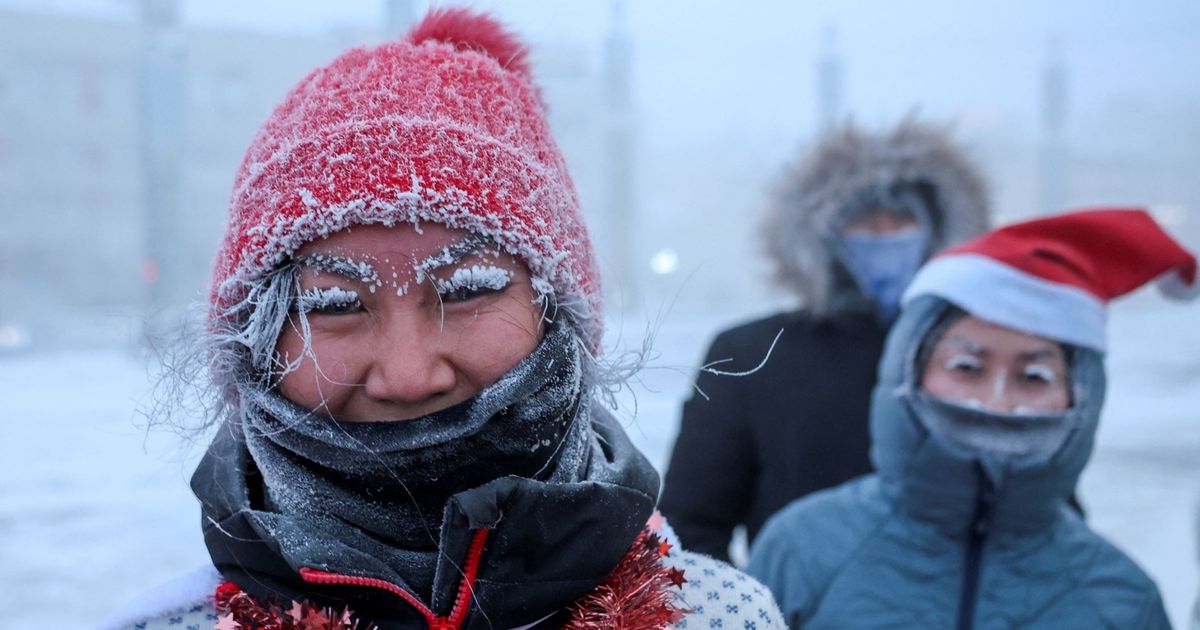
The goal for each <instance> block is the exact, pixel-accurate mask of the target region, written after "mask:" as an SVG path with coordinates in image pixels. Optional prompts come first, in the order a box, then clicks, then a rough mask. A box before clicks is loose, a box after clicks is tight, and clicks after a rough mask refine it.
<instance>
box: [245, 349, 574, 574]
mask: <svg viewBox="0 0 1200 630" xmlns="http://www.w3.org/2000/svg"><path fill="white" fill-rule="evenodd" d="M243 389H244V391H242V397H243V400H244V401H245V403H246V404H245V415H244V423H243V432H244V439H245V443H246V446H247V448H248V449H249V451H250V453H251V455H252V457H253V459H254V462H255V464H256V465H257V467H258V469H259V471H260V472H261V475H262V477H261V478H262V482H263V486H264V492H263V499H262V501H263V503H265V505H263V506H260V508H259V509H262V510H264V511H267V512H274V513H277V514H280V515H281V516H283V517H285V518H284V519H281V520H280V522H282V523H287V522H290V523H291V524H292V526H289V527H288V529H289V530H291V531H290V532H289V531H278V532H276V534H277V537H278V539H280V540H281V541H286V539H287V538H288V536H289V533H290V534H297V533H298V532H302V531H304V530H310V531H315V532H320V533H321V534H322V535H324V536H331V537H334V538H337V539H339V540H342V541H343V542H345V543H347V544H349V545H350V546H351V547H354V548H356V549H358V550H359V551H362V552H365V553H367V554H369V555H370V556H373V557H375V558H378V559H380V560H382V561H384V562H385V563H386V564H387V565H389V566H390V567H391V568H392V569H393V570H394V571H395V572H396V573H397V574H399V575H401V576H403V577H404V578H405V580H406V581H407V582H408V583H409V586H410V587H412V588H414V589H415V590H417V591H418V592H428V590H429V589H430V588H431V585H432V582H433V578H434V572H435V568H436V564H437V553H438V551H437V545H438V536H439V531H440V529H441V524H442V516H443V508H444V506H445V504H446V502H447V500H448V499H449V498H450V497H451V496H452V495H454V494H456V493H459V492H462V491H464V490H468V489H471V488H475V487H478V486H481V485H483V484H485V483H487V482H489V481H492V480H494V479H498V478H500V477H504V476H509V475H513V476H518V477H524V478H529V479H536V480H540V481H549V482H558V483H567V482H572V481H577V480H579V479H580V477H581V476H582V475H583V472H584V471H585V470H586V469H587V465H588V458H589V455H590V453H591V450H590V448H589V444H588V442H587V435H588V426H587V425H588V422H587V421H586V420H587V418H588V415H589V414H588V409H587V408H586V407H587V406H588V404H589V401H588V397H587V396H584V395H582V391H583V369H582V362H581V357H580V351H579V349H578V347H577V346H576V341H575V339H574V337H573V336H572V335H571V333H570V332H569V330H568V329H567V328H566V327H563V326H552V327H551V328H549V329H548V330H547V332H546V335H545V338H544V339H543V340H542V342H541V343H540V344H539V345H538V347H537V348H536V349H535V350H534V351H533V353H532V354H530V356H529V357H527V358H526V359H524V360H523V361H522V362H521V363H519V364H518V365H517V366H516V367H514V368H513V369H512V370H510V371H509V372H508V373H507V374H505V375H504V376H503V377H501V379H500V380H499V381H497V382H496V383H494V384H492V385H490V386H489V387H487V388H485V389H484V390H483V391H482V392H480V393H479V394H478V395H476V396H475V397H474V398H471V399H470V400H467V401H465V402H463V403H460V404H458V405H456V406H454V407H450V408H448V409H444V410H442V411H438V412H435V413H432V414H429V415H427V416H423V417H421V418H416V419H412V420H404V421H395V422H369V423H352V422H338V421H336V420H332V419H330V418H328V417H326V416H322V415H319V414H315V413H312V412H309V411H307V410H305V409H303V408H300V407H298V406H297V405H295V404H293V403H292V402H290V401H288V400H287V399H285V398H283V397H282V396H280V395H279V394H278V393H276V392H274V391H267V390H263V389H261V388H258V387H255V386H253V385H246V386H245V387H244V388H243ZM295 525H301V527H299V528H295V527H294V526H295ZM285 544H286V543H285Z"/></svg>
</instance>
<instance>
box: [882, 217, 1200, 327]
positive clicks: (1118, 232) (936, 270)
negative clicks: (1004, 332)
mask: <svg viewBox="0 0 1200 630" xmlns="http://www.w3.org/2000/svg"><path fill="white" fill-rule="evenodd" d="M1151 281H1156V283H1157V284H1158V286H1159V288H1160V289H1161V290H1162V291H1163V292H1164V293H1165V294H1166V295H1168V296H1170V297H1173V298H1177V299H1190V298H1195V297H1198V296H1200V278H1198V277H1197V267H1196V257H1195V256H1194V255H1193V254H1191V253H1190V252H1188V251H1187V250H1185V249H1184V248H1183V247H1182V246H1181V245H1180V244H1179V243H1177V242H1176V241H1175V240H1174V239H1172V238H1171V237H1170V235H1168V234H1167V233H1166V232H1165V231H1164V230H1163V229H1162V227H1161V226H1159V225H1158V223H1156V222H1155V221H1154V219H1153V218H1151V217H1150V215H1149V214H1148V213H1146V212H1145V211H1144V210H1140V209H1104V210H1086V211H1080V212H1072V213H1068V214H1062V215H1058V216H1053V217H1047V218H1043V219H1035V220H1032V221H1025V222H1022V223H1016V224H1013V225H1009V226H1006V227H1002V228H999V229H996V230H993V231H991V232H988V233H987V234H984V235H982V236H979V237H977V238H975V239H973V240H971V241H968V242H966V243H963V244H962V245H959V246H956V247H953V248H951V249H948V250H946V251H944V252H942V253H940V254H938V255H937V256H935V257H934V258H933V259H932V260H930V261H929V262H928V263H926V264H925V266H924V267H922V268H921V269H920V271H918V272H917V275H916V276H915V277H914V278H913V281H912V283H911V284H910V285H909V287H908V290H907V291H906V292H905V294H904V302H905V303H907V302H909V301H911V300H913V299H915V298H917V297H919V296H922V295H936V296H939V297H941V298H943V299H945V300H948V301H950V302H952V303H954V304H955V305H957V306H959V307H960V308H962V309H964V310H966V311H967V312H969V313H971V314H972V315H974V316H976V317H979V318H980V319H984V320H987V321H990V322H992V323H994V324H999V325H1001V326H1005V327H1008V328H1012V329H1014V330H1020V331H1023V332H1027V333H1030V334H1033V335H1038V336H1041V337H1046V338H1048V339H1054V340H1056V341H1060V342H1063V343H1068V344H1072V345H1078V346H1083V347H1087V348H1092V349H1095V350H1099V351H1103V350H1104V348H1105V341H1104V338H1105V335H1104V323H1105V319H1106V304H1107V303H1108V302H1109V301H1110V300H1112V299H1114V298H1117V297H1120V296H1122V295H1125V294H1126V293H1129V292H1130V291H1133V290H1135V289H1137V288H1138V287H1141V286H1143V285H1145V284H1147V283H1148V282H1151Z"/></svg>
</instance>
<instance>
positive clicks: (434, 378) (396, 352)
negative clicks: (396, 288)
mask: <svg viewBox="0 0 1200 630" xmlns="http://www.w3.org/2000/svg"><path fill="white" fill-rule="evenodd" d="M380 327H381V328H382V330H381V331H380V333H381V334H380V336H379V338H380V343H378V344H376V345H375V346H374V347H373V348H371V349H370V350H369V351H368V352H370V354H371V364H370V365H371V367H370V371H369V372H368V374H367V379H366V385H365V387H366V394H367V396H369V397H371V398H374V399H376V400H380V401H386V402H389V403H395V404H403V405H419V404H421V403H424V402H426V401H428V400H430V399H433V398H436V397H438V396H439V395H442V394H446V393H449V392H451V391H452V390H453V389H454V386H455V381H456V378H457V376H456V372H455V370H454V365H453V363H452V361H451V360H450V356H449V353H448V352H447V349H446V346H445V344H444V339H443V335H442V330H441V326H439V325H438V323H437V322H436V321H429V318H428V317H424V316H423V314H422V313H419V312H413V311H408V312H403V313H394V314H391V315H389V316H388V317H387V318H386V319H385V320H383V321H382V322H381V324H380Z"/></svg>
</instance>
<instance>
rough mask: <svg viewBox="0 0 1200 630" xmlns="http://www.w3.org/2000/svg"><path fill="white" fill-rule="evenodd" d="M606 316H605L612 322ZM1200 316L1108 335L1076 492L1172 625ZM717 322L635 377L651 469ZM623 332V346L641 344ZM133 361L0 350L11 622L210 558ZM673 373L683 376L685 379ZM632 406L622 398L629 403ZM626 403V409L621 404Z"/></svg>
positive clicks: (1191, 483)
mask: <svg viewBox="0 0 1200 630" xmlns="http://www.w3.org/2000/svg"><path fill="white" fill-rule="evenodd" d="M610 321H612V320H610ZM1197 321H1200V313H1198V308H1197V306H1196V305H1191V306H1188V307H1179V306H1162V305H1160V303H1158V302H1157V300H1155V299H1151V298H1150V297H1149V296H1144V297H1142V298H1140V299H1138V300H1135V301H1134V302H1133V303H1128V304H1124V305H1121V306H1120V307H1119V308H1117V309H1116V310H1115V312H1114V314H1113V321H1112V326H1111V329H1110V334H1111V336H1112V339H1113V343H1112V347H1113V349H1112V352H1111V355H1110V361H1109V367H1110V375H1111V376H1110V381H1111V385H1110V396H1109V403H1108V407H1107V412H1106V418H1105V420H1104V422H1103V423H1102V425H1101V432H1100V436H1099V444H1098V448H1097V452H1096V454H1095V457H1094V459H1093V461H1092V464H1091V465H1090V467H1089V469H1088V470H1087V472H1086V473H1085V476H1084V479H1083V487H1082V490H1081V495H1082V497H1083V500H1084V502H1085V504H1086V505H1087V508H1088V512H1089V520H1090V521H1091V523H1092V525H1093V526H1094V527H1095V528H1096V529H1097V530H1099V531H1100V532H1102V533H1103V534H1105V535H1107V536H1108V537H1109V538H1111V539H1112V540H1114V541H1115V542H1116V543H1117V544H1118V545H1119V546H1120V547H1121V548H1122V549H1124V550H1125V551H1126V552H1128V553H1129V554H1130V555H1132V556H1133V557H1134V558H1135V559H1136V560H1137V561H1138V562H1139V563H1140V564H1141V565H1142V567H1143V568H1145V569H1146V570H1147V572H1149V573H1150V574H1151V576H1152V577H1153V578H1154V579H1155V580H1156V581H1157V582H1158V585H1159V588H1160V589H1161V590H1162V592H1163V596H1164V598H1165V600H1166V604H1167V609H1168V612H1169V613H1170V615H1171V619H1172V621H1173V622H1174V623H1175V625H1176V626H1177V627H1180V628H1186V627H1187V623H1186V622H1185V620H1186V619H1187V616H1188V614H1189V611H1190V607H1191V606H1192V603H1193V601H1194V600H1195V598H1196V595H1197V590H1198V589H1197V585H1198V578H1197V573H1198V571H1197V549H1196V535H1197V532H1196V528H1195V523H1196V516H1197V498H1198V497H1200V326H1197V325H1196V322H1197ZM724 323H728V322H727V321H725V320H722V319H717V318H678V317H669V318H668V319H667V320H666V321H665V322H664V324H663V326H662V328H661V330H660V334H659V337H658V342H657V344H656V347H657V348H658V349H659V350H660V352H661V356H660V357H659V359H658V360H657V364H658V365H659V366H663V367H661V368H660V369H651V370H648V371H646V372H644V373H643V375H642V379H641V381H642V382H641V384H640V385H639V388H638V396H637V403H638V407H637V411H638V412H637V417H636V419H631V418H630V417H629V415H628V412H626V414H625V418H626V424H627V427H628V429H629V432H630V434H631V435H632V436H633V438H634V439H635V440H636V441H637V442H638V443H639V444H640V445H641V446H642V447H643V448H644V449H645V450H646V451H647V453H649V455H650V457H651V459H652V460H653V461H654V462H655V464H656V465H659V466H660V467H661V466H662V465H663V464H664V463H665V461H666V459H667V454H668V452H669V449H670V445H671V442H672V439H673V436H674V433H675V430H676V424H677V422H678V418H677V414H678V409H679V402H680V401H681V400H682V399H683V397H684V396H686V395H687V392H688V380H687V378H686V376H685V374H686V373H687V372H689V371H690V370H688V369H687V368H686V366H692V365H695V364H696V362H697V361H698V360H699V359H700V354H701V353H702V352H703V350H704V345H705V344H706V343H707V341H708V340H709V339H710V338H711V335H712V333H713V332H714V331H715V330H716V329H717V327H718V326H720V325H722V324H724ZM643 330H644V324H643V323H640V322H637V321H629V322H626V324H625V326H624V328H623V336H624V338H625V339H627V340H628V341H630V342H634V341H638V340H640V338H641V334H642V331H643ZM143 363H144V362H143V361H142V360H141V359H138V358H136V357H135V356H133V354H132V353H125V352H120V351H89V352H78V353H71V354H47V355H22V356H7V357H4V356H0V396H2V400H3V401H4V405H3V409H4V436H5V437H4V439H3V440H0V465H2V466H3V469H2V472H3V474H0V566H3V567H4V571H3V573H2V574H0V609H2V610H5V611H7V612H6V617H7V618H8V619H9V621H8V622H5V623H3V624H2V625H4V626H5V627H13V628H34V627H38V628H47V627H54V628H86V627H89V626H90V625H91V623H93V622H95V621H96V620H98V619H99V618H100V617H102V616H103V615H104V614H105V613H106V612H108V611H110V610H111V609H112V608H113V607H114V606H115V605H117V603H118V602H120V601H122V600H124V599H126V598H128V597H130V596H132V595H133V594H135V593H137V592H139V591H140V590H142V589H144V588H145V587H147V586H149V585H151V584H154V583H156V582H159V581H161V580H164V579H167V578H169V577H171V576H173V575H175V574H177V573H179V572H181V571H183V570H186V569H188V568H191V567H194V566H197V565H199V564H201V563H203V562H205V560H206V558H207V556H206V553H205V551H204V548H203V545H202V543H201V541H200V536H199V516H198V511H197V507H196V503H195V501H194V499H193V498H192V496H191V494H190V492H189V491H188V488H187V483H186V482H187V478H188V476H189V474H190V471H191V467H192V465H193V462H194V460H195V458H196V457H197V455H198V453H199V451H200V448H199V447H197V446H195V445H188V444H186V443H182V442H181V441H180V440H179V439H178V438H177V437H176V436H174V435H172V434H168V433H163V432H149V433H148V432H147V431H146V430H145V429H144V428H143V426H142V425H143V424H144V421H142V420H141V419H140V418H138V417H137V416H136V415H135V414H134V412H133V410H134V408H135V406H136V405H137V403H138V402H139V400H142V399H143V397H144V396H145V392H146V390H147V377H146V372H145V370H144V368H143ZM672 368H682V373H681V372H680V371H676V370H675V369H672ZM626 402H627V403H628V402H629V401H628V399H627V400H626ZM627 409H628V408H627Z"/></svg>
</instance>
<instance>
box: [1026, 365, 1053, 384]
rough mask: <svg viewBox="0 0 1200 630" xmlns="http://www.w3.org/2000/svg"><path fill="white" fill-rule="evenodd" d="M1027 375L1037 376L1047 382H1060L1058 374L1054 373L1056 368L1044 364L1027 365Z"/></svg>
mask: <svg viewBox="0 0 1200 630" xmlns="http://www.w3.org/2000/svg"><path fill="white" fill-rule="evenodd" d="M1025 376H1027V377H1028V376H1035V377H1037V378H1040V379H1042V380H1044V381H1046V382H1047V383H1050V384H1054V383H1057V382H1058V376H1057V375H1055V374H1054V370H1052V369H1050V368H1048V367H1046V366H1044V365H1027V366H1025Z"/></svg>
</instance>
